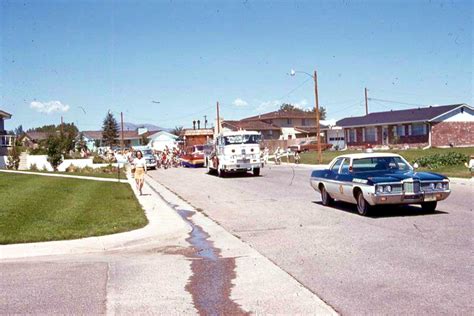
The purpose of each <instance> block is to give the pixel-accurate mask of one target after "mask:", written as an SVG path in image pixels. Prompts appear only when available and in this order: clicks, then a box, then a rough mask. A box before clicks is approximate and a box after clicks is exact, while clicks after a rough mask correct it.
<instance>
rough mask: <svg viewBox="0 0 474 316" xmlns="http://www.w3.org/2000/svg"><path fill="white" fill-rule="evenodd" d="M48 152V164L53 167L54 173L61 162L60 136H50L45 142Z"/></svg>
mask: <svg viewBox="0 0 474 316" xmlns="http://www.w3.org/2000/svg"><path fill="white" fill-rule="evenodd" d="M46 145H47V151H48V162H49V163H50V164H51V166H53V169H54V171H57V170H58V166H59V165H60V164H61V163H62V162H63V153H64V147H63V146H64V141H63V139H61V135H50V136H49V137H48V140H47V142H46Z"/></svg>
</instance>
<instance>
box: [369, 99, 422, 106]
mask: <svg viewBox="0 0 474 316" xmlns="http://www.w3.org/2000/svg"><path fill="white" fill-rule="evenodd" d="M368 100H369V101H379V102H387V103H395V104H404V105H411V106H426V104H419V103H407V102H400V101H393V100H384V99H377V98H368Z"/></svg>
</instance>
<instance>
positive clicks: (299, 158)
mask: <svg viewBox="0 0 474 316" xmlns="http://www.w3.org/2000/svg"><path fill="white" fill-rule="evenodd" d="M300 160H301V156H300V151H299V150H297V151H296V152H295V164H297V165H299V164H300Z"/></svg>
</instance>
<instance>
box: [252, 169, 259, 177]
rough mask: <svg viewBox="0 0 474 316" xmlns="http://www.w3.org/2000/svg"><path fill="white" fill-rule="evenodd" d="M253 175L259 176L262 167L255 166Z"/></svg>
mask: <svg viewBox="0 0 474 316" xmlns="http://www.w3.org/2000/svg"><path fill="white" fill-rule="evenodd" d="M253 175H254V176H256V177H258V176H259V175H260V168H253Z"/></svg>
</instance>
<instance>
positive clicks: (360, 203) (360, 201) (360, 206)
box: [357, 191, 370, 216]
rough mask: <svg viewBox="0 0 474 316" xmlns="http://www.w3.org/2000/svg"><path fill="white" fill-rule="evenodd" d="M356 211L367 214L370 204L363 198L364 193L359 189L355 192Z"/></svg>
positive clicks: (363, 214)
mask: <svg viewBox="0 0 474 316" xmlns="http://www.w3.org/2000/svg"><path fill="white" fill-rule="evenodd" d="M357 212H359V214H360V215H362V216H367V215H369V213H370V205H369V203H367V201H366V200H365V198H364V194H363V193H362V192H361V191H359V192H358V193H357Z"/></svg>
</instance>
